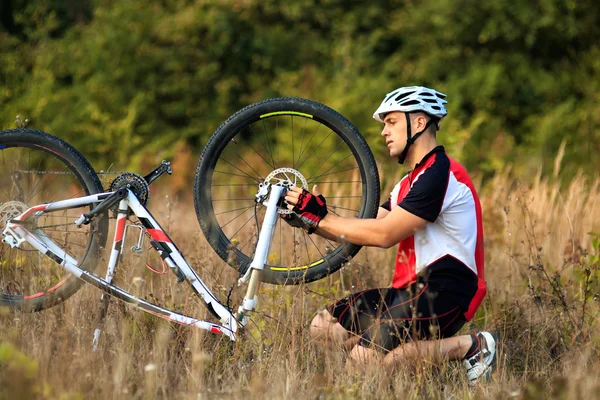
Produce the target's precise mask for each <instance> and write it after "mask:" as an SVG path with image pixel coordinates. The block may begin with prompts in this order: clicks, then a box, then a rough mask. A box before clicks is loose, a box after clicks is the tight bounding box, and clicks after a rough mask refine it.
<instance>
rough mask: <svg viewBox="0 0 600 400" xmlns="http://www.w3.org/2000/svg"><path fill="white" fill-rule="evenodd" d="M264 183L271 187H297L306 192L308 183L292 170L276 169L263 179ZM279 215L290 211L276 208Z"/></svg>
mask: <svg viewBox="0 0 600 400" xmlns="http://www.w3.org/2000/svg"><path fill="white" fill-rule="evenodd" d="M265 182H269V183H270V184H272V185H276V184H279V185H281V186H286V187H290V186H297V187H301V188H302V189H304V190H308V182H307V181H306V178H305V177H304V175H302V174H301V173H300V172H298V171H297V170H295V169H293V168H277V169H276V170H274V171H273V172H271V173H270V174H269V175H267V177H266V178H265ZM277 212H278V213H279V214H290V213H291V211H290V210H288V209H287V208H279V207H278V208H277Z"/></svg>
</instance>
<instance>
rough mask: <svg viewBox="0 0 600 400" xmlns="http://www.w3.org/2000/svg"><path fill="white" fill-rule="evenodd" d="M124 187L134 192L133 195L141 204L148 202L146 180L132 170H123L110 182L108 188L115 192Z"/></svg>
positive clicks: (148, 189) (144, 204)
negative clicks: (123, 171)
mask: <svg viewBox="0 0 600 400" xmlns="http://www.w3.org/2000/svg"><path fill="white" fill-rule="evenodd" d="M125 187H127V188H129V190H131V191H132V192H133V194H135V197H137V198H138V200H139V201H140V203H142V205H143V206H146V204H148V200H150V188H149V186H148V182H146V180H145V179H144V178H143V177H141V176H140V175H138V174H134V173H133V172H125V173H123V174H121V175H119V176H117V177H116V178H115V179H114V180H113V181H112V182H111V184H110V187H109V189H108V190H109V191H110V192H115V191H117V190H119V189H122V188H125Z"/></svg>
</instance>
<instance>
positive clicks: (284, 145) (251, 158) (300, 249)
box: [204, 111, 367, 273]
mask: <svg viewBox="0 0 600 400" xmlns="http://www.w3.org/2000/svg"><path fill="white" fill-rule="evenodd" d="M338 132H339V131H338V130H336V129H335V128H334V127H332V125H330V124H329V123H327V122H326V121H324V120H322V119H320V118H318V117H316V116H313V115H310V114H306V113H299V112H294V111H287V112H286V111H279V112H273V113H266V114H262V115H260V116H257V117H256V118H255V119H254V120H252V121H250V122H249V123H247V124H246V127H244V128H243V129H241V130H239V131H238V132H236V133H235V134H232V135H231V137H229V138H227V140H226V141H224V142H223V143H221V145H220V149H219V150H218V151H219V157H218V159H217V160H216V163H215V164H214V165H213V166H212V167H213V168H212V169H211V171H210V172H209V173H208V175H207V177H206V180H205V182H207V184H208V185H209V186H210V190H208V191H206V190H205V191H204V193H207V194H208V193H210V194H209V196H208V197H209V198H210V201H209V202H208V203H209V207H210V208H211V210H210V212H209V214H211V215H213V216H214V217H213V224H214V225H215V226H216V227H217V229H216V231H217V232H216V234H217V235H218V236H219V240H220V241H221V242H222V243H223V244H225V245H226V246H228V249H229V253H230V256H235V257H228V258H230V260H228V261H229V263H230V264H232V263H235V262H240V261H241V264H242V265H239V266H238V267H239V268H240V269H241V270H242V271H243V270H244V269H245V267H246V266H247V263H248V262H249V261H250V260H251V258H252V256H253V251H254V246H255V244H256V241H257V237H258V231H259V230H258V229H257V227H259V228H260V225H261V224H262V218H263V216H264V211H265V210H266V207H264V206H262V205H256V204H255V202H254V195H255V194H256V191H257V189H258V184H259V183H261V182H262V181H264V179H265V177H267V176H268V175H269V174H270V173H272V172H273V171H278V170H281V169H284V168H289V169H292V170H295V171H299V174H300V175H303V176H305V177H306V180H307V183H308V186H309V190H312V187H313V185H314V184H318V186H319V191H320V192H321V193H322V194H323V195H324V196H325V197H326V199H327V205H328V209H329V212H330V213H332V214H336V215H339V216H342V217H357V216H362V214H363V210H364V208H365V202H366V198H367V196H366V192H367V184H366V171H365V166H364V165H363V164H362V163H361V162H360V160H359V157H358V153H357V151H356V149H355V148H354V145H353V144H352V143H351V142H349V141H347V140H345V138H344V137H342V136H340V135H339V133H338ZM348 251H349V246H348V244H341V245H340V244H338V243H335V242H332V241H329V240H327V239H324V238H321V237H318V236H317V235H310V236H309V235H308V234H306V233H305V232H304V231H303V230H302V229H297V228H292V227H290V226H289V225H287V224H286V223H285V222H283V221H281V223H278V226H277V228H276V232H275V235H274V238H273V241H272V247H271V252H270V257H269V260H268V264H267V266H266V267H265V268H266V269H267V270H271V271H274V272H279V273H286V272H287V273H289V272H294V273H302V272H306V271H308V270H309V269H310V268H312V267H316V266H322V265H323V263H327V262H328V260H330V259H331V258H332V257H334V256H348V254H347V253H348ZM244 264H246V265H244Z"/></svg>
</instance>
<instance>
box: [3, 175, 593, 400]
mask: <svg viewBox="0 0 600 400" xmlns="http://www.w3.org/2000/svg"><path fill="white" fill-rule="evenodd" d="M552 182H553V179H549V180H548V179H542V178H540V177H534V178H533V179H532V182H528V183H526V184H525V183H519V182H517V181H515V180H513V179H512V178H511V175H510V171H506V172H505V173H503V174H498V175H497V176H495V177H494V178H493V179H492V180H490V181H488V182H487V183H486V184H485V186H484V187H482V188H481V189H480V195H481V202H482V207H483V211H484V228H485V232H486V243H485V245H486V279H487V281H488V287H489V292H488V296H487V297H486V299H485V301H484V303H483V305H482V307H481V308H480V310H479V312H478V314H477V316H476V318H475V319H474V320H473V321H472V322H471V323H470V324H469V326H465V328H464V331H465V332H468V331H472V330H473V329H485V330H493V331H496V332H498V333H499V334H500V337H501V339H502V351H501V353H500V355H499V360H498V369H497V371H496V372H495V374H494V379H493V380H492V381H491V382H488V383H485V384H480V385H479V386H478V387H477V388H475V389H474V390H473V389H470V388H469V387H468V385H467V383H466V379H465V376H464V372H463V370H462V366H461V365H460V364H458V363H445V364H443V365H441V366H435V365H432V364H431V363H430V362H429V361H428V360H420V361H419V362H416V363H414V364H411V365H405V366H403V367H401V368H400V369H399V370H398V371H397V372H396V373H394V374H393V375H388V374H386V373H384V372H383V371H382V369H381V368H380V367H379V366H377V365H375V366H373V368H371V369H369V370H367V371H365V372H364V373H356V372H352V371H347V370H346V368H345V356H346V355H345V354H344V353H343V352H341V351H338V350H327V349H324V348H322V347H321V346H319V344H318V343H314V342H313V341H312V340H311V338H310V336H309V335H308V330H307V327H308V324H309V322H310V320H311V319H312V317H313V316H314V313H315V312H316V311H317V310H319V309H320V308H322V307H323V306H324V305H325V304H328V303H330V302H332V301H333V300H334V299H336V298H339V297H342V296H344V295H346V294H348V293H350V292H353V291H358V290H360V289H363V288H367V287H372V286H375V285H379V286H387V285H388V284H389V282H390V280H391V275H392V271H393V260H394V256H395V249H394V248H392V249H389V250H380V249H363V250H362V251H361V253H360V255H359V256H357V257H356V258H355V259H353V260H352V262H350V263H349V264H348V265H347V266H346V267H344V268H343V269H342V270H341V271H340V272H337V273H335V274H333V275H331V276H329V277H327V278H325V279H323V280H321V281H319V282H315V283H311V284H306V285H301V286H292V287H279V286H270V285H263V286H262V287H261V304H260V311H259V312H258V313H257V315H256V317H255V318H254V323H253V324H252V325H250V327H249V329H248V332H247V334H246V337H245V338H244V340H241V341H240V342H238V343H236V344H235V345H233V344H231V343H229V342H228V341H227V340H225V339H223V338H221V337H218V336H216V335H212V334H210V333H205V332H203V331H200V330H193V329H190V328H186V327H182V326H178V325H172V324H169V323H167V322H165V321H163V320H160V319H158V318H156V317H153V316H151V315H148V314H145V313H143V312H141V311H137V310H134V309H132V308H130V307H128V306H125V305H122V304H119V303H117V302H112V303H111V306H110V308H109V316H108V320H107V323H106V326H105V332H104V334H103V336H102V338H101V345H100V348H99V351H97V352H92V351H91V337H92V332H93V329H94V328H95V322H94V318H95V315H96V314H97V309H98V298H99V292H98V291H97V290H96V289H93V288H91V287H84V288H83V289H82V290H80V291H79V292H78V293H77V294H76V295H75V296H73V297H72V298H71V299H69V300H68V301H67V302H65V303H64V304H62V305H59V306H57V307H54V308H53V309H51V310H48V311H45V312H42V313H37V314H22V313H15V312H14V311H10V310H6V309H4V310H1V311H0V327H1V328H0V398H2V399H5V398H6V399H31V398H41V399H46V398H48V399H50V398H52V399H55V398H60V399H80V398H81V399H84V398H85V399H121V398H123V399H126V398H127V399H129V398H135V399H155V398H159V399H161V398H177V399H192V398H193V399H199V398H319V399H321V398H322V399H338V398H340V399H341V398H389V399H392V398H402V399H405V398H406V399H413V398H419V399H420V398H427V399H429V398H432V399H437V398H444V399H463V398H465V399H470V398H495V399H507V398H515V399H539V398H542V397H546V398H556V399H579V398H586V399H588V398H600V378H599V374H598V370H599V369H600V358H599V354H598V353H599V350H598V349H599V348H600V347H599V346H600V334H598V316H599V313H598V311H599V296H600V295H599V292H600V285H599V283H598V268H599V256H600V243H599V237H598V235H593V234H590V233H591V232H600V186H599V185H600V180H598V179H595V180H593V179H586V178H584V177H583V176H579V175H578V176H575V177H573V178H572V179H571V180H570V181H569V182H568V183H567V184H566V185H563V186H562V187H560V189H559V185H558V184H556V183H552ZM479 186H481V185H479ZM387 189H388V190H389V188H387ZM384 193H385V192H384ZM325 194H326V193H325ZM152 210H153V212H154V213H155V215H156V217H157V218H158V219H159V221H161V222H162V224H163V227H164V228H165V229H166V230H167V231H168V232H169V233H170V234H171V236H172V237H173V239H174V240H175V241H176V243H178V246H179V247H180V249H182V251H183V252H184V254H185V255H186V258H187V259H188V260H189V261H190V263H191V264H192V265H194V266H196V269H197V270H198V271H199V272H200V275H201V276H202V278H206V282H207V283H208V285H209V286H210V287H211V288H215V291H216V292H217V293H218V294H219V295H220V296H222V298H223V299H224V298H226V297H227V294H228V292H229V291H230V288H231V285H232V284H233V282H234V280H235V278H236V273H235V272H234V271H233V270H232V269H230V268H229V267H227V266H226V265H225V264H224V263H223V262H222V261H221V260H220V259H219V258H218V257H217V256H216V255H215V254H214V252H213V251H212V249H211V248H210V247H209V246H208V245H207V243H206V241H205V240H204V238H203V236H202V234H201V232H200V229H199V228H198V225H197V223H196V220H195V215H194V211H193V204H192V202H191V200H190V199H181V200H175V199H173V197H171V198H169V197H166V196H164V195H162V196H161V195H154V197H153V200H152ZM177 220H178V221H189V222H186V223H185V224H176V223H175V221H177ZM145 262H148V263H150V264H151V265H153V266H155V267H156V266H158V265H160V261H159V260H158V259H155V258H149V259H147V258H145V256H143V257H136V256H132V255H129V256H128V258H127V262H126V263H125V264H127V265H128V267H127V268H122V270H121V271H120V274H119V275H118V277H117V279H118V282H119V283H121V285H123V286H124V287H125V288H127V289H130V290H132V291H133V292H135V293H138V294H140V295H143V296H145V297H147V298H150V299H156V301H158V302H159V303H162V304H165V305H168V306H171V307H174V308H176V309H179V310H182V311H185V312H186V313H188V314H191V315H194V316H197V317H208V316H207V315H206V314H207V312H206V310H204V309H203V307H202V305H201V304H200V303H199V302H198V301H197V300H195V299H194V298H193V297H192V296H190V294H191V292H190V291H189V290H188V289H187V288H186V287H185V284H183V285H178V284H176V283H175V281H174V279H172V278H171V275H170V274H169V275H165V276H162V275H156V274H153V273H151V272H150V271H149V270H147V269H146V268H144V264H145ZM241 297H243V288H237V287H234V288H233V290H232V293H231V299H232V301H233V303H234V304H236V302H237V301H239V299H240V298H241Z"/></svg>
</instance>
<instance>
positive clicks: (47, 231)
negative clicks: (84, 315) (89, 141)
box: [0, 129, 108, 311]
mask: <svg viewBox="0 0 600 400" xmlns="http://www.w3.org/2000/svg"><path fill="white" fill-rule="evenodd" d="M0 176H1V177H2V180H0V229H1V231H4V228H5V227H6V224H7V222H8V221H9V220H10V219H13V218H15V217H17V216H19V215H20V214H22V213H23V212H24V211H25V210H27V209H29V208H30V207H32V206H34V205H38V204H44V203H49V202H52V201H58V200H66V199H70V198H74V197H81V196H86V195H90V194H95V193H100V192H102V184H101V183H100V180H99V179H98V176H97V175H96V173H95V172H94V170H93V169H92V167H91V166H90V164H89V163H88V162H87V161H86V160H85V158H83V156H82V155H81V154H80V153H79V152H78V151H77V150H75V149H74V148H73V147H71V146H70V145H69V144H67V143H65V142H64V141H62V140H61V139H59V138H57V137H55V136H52V135H49V134H47V133H43V132H39V131H34V130H29V129H14V130H8V131H2V132H0ZM91 207H92V206H85V207H79V208H70V209H67V210H61V211H55V212H50V213H47V214H41V215H38V216H34V217H32V218H34V219H35V221H33V223H34V228H35V230H36V234H39V235H45V236H47V237H48V238H49V239H50V240H52V241H53V242H54V243H56V244H57V245H58V246H60V247H61V248H62V249H63V250H64V251H65V252H67V253H68V254H69V255H71V257H73V258H74V259H76V260H77V261H78V264H79V267H80V268H82V269H84V270H92V269H94V268H95V265H96V261H97V256H98V251H99V249H100V247H103V246H104V245H105V242H106V233H107V229H108V221H107V218H106V216H104V217H102V218H100V219H99V220H96V221H95V222H93V223H92V224H90V225H87V226H82V227H81V228H76V227H75V223H74V222H75V220H76V219H77V218H78V217H79V216H80V215H81V214H83V213H85V212H89V210H90V209H91ZM82 284H83V281H80V280H79V279H77V278H76V277H74V276H73V275H71V274H69V273H68V272H67V271H66V270H64V268H63V267H61V266H60V265H58V264H57V263H55V262H54V261H52V260H50V259H49V258H48V257H46V256H45V255H44V254H41V253H39V252H38V251H37V250H36V249H34V248H33V247H32V246H31V245H29V244H28V243H23V244H21V246H20V247H19V248H11V247H10V246H9V245H8V244H6V243H0V306H9V307H13V308H17V309H19V310H22V311H40V310H43V309H45V308H48V307H51V306H53V305H56V304H58V303H60V302H62V301H64V300H65V299H67V298H68V297H69V296H71V295H73V293H75V292H76V291H77V290H78V289H79V288H80V286H81V285H82Z"/></svg>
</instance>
